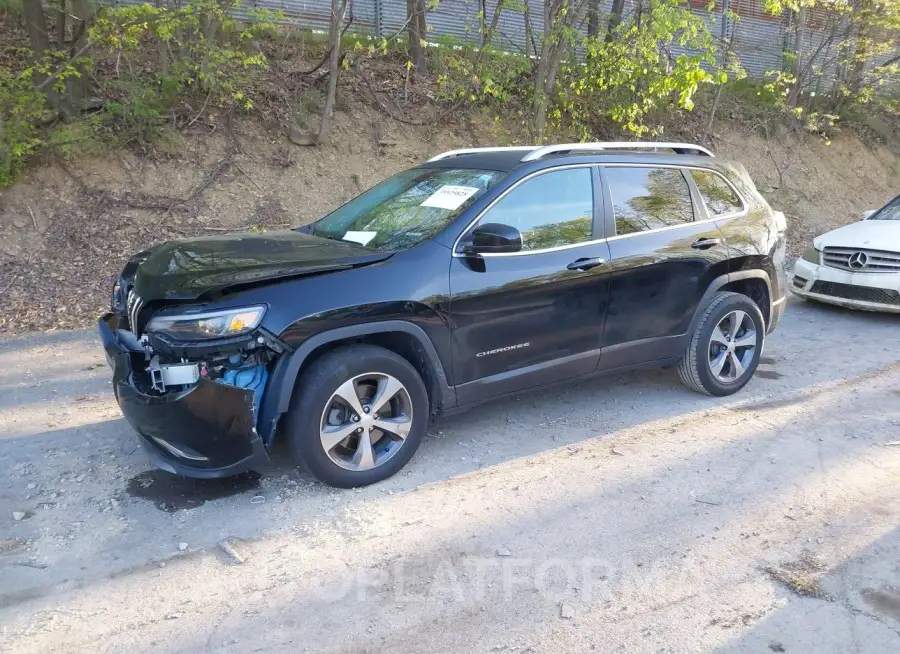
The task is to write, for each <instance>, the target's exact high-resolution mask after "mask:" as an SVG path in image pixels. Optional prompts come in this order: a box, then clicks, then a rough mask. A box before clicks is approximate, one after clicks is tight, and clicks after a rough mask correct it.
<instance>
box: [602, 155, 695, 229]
mask: <svg viewBox="0 0 900 654" xmlns="http://www.w3.org/2000/svg"><path fill="white" fill-rule="evenodd" d="M605 170H606V179H607V182H608V184H609V192H610V195H611V196H612V205H613V212H614V214H615V217H616V234H617V235H619V236H621V235H623V234H636V233H639V232H647V231H650V230H654V229H663V228H665V227H674V226H676V225H682V224H685V223H689V222H692V221H693V220H694V205H693V203H692V202H691V191H690V187H688V183H687V180H686V179H685V178H684V175H683V174H682V172H681V170H679V169H678V168H653V167H646V168H645V167H640V166H628V167H624V166H623V167H617V166H609V167H607V168H606V169H605Z"/></svg>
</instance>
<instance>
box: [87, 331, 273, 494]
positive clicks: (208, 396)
mask: <svg viewBox="0 0 900 654" xmlns="http://www.w3.org/2000/svg"><path fill="white" fill-rule="evenodd" d="M98 327H99V330H100V337H101V339H102V341H103V349H104V350H105V352H106V359H107V361H108V362H109V364H110V367H111V368H112V371H113V389H114V391H115V395H116V401H117V402H118V404H119V408H120V409H121V411H122V415H124V416H125V419H126V420H127V421H128V422H129V424H131V426H132V427H133V428H134V430H135V431H136V432H137V434H138V437H139V439H140V442H141V445H142V446H143V448H144V450H145V451H146V452H147V454H148V455H149V456H150V460H151V462H152V463H153V465H155V466H156V467H158V468H160V469H162V470H165V471H167V472H171V473H173V474H177V475H183V476H186V477H199V478H210V477H225V476H229V475H234V474H238V473H240V472H244V471H246V470H249V469H252V468H254V467H256V466H258V465H261V464H264V463H266V462H267V461H268V459H269V457H268V453H267V451H266V447H265V445H264V443H263V441H262V439H261V438H260V436H259V434H258V433H257V431H256V425H255V420H256V417H255V416H256V413H255V409H254V406H255V402H256V399H257V398H256V397H255V393H254V391H252V390H249V389H242V388H237V387H234V386H229V385H227V384H223V383H220V382H218V381H211V380H209V379H204V378H201V379H200V381H199V382H197V383H196V384H194V385H193V386H191V387H188V388H185V389H181V390H177V391H170V392H166V393H164V394H159V393H155V392H153V391H151V390H150V389H149V388H148V387H146V385H144V384H143V383H142V376H145V373H144V371H143V367H144V366H145V365H146V364H145V363H144V353H143V352H142V351H135V350H133V349H132V347H133V345H129V344H128V340H129V339H128V338H127V335H126V334H125V333H124V332H122V333H120V332H118V318H117V316H116V315H115V314H107V315H105V316H103V317H102V318H101V319H100V321H99V323H98Z"/></svg>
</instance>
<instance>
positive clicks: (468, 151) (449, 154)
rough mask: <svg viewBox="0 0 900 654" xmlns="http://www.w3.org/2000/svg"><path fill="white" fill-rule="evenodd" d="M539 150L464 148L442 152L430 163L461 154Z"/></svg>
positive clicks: (517, 147) (515, 146) (527, 146)
mask: <svg viewBox="0 0 900 654" xmlns="http://www.w3.org/2000/svg"><path fill="white" fill-rule="evenodd" d="M538 148H539V146H537V145H514V146H510V147H505V148H463V149H461V150H448V151H447V152H442V153H441V154H439V155H438V156H436V157H432V158H431V159H429V160H428V161H429V162H431V161H439V160H441V159H449V158H450V157H458V156H459V155H461V154H475V153H476V152H528V151H530V150H537V149H538Z"/></svg>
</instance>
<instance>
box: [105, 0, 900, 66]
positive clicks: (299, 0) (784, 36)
mask: <svg viewBox="0 0 900 654" xmlns="http://www.w3.org/2000/svg"><path fill="white" fill-rule="evenodd" d="M141 1H148V0H112V2H113V3H115V4H120V3H122V4H128V3H136V2H141ZM149 1H151V2H152V1H154V0H149ZM350 1H351V3H352V11H353V25H352V27H351V31H353V32H357V33H363V34H370V35H373V36H378V37H390V36H394V35H397V34H399V33H401V32H402V31H403V29H404V27H405V25H406V0H350ZM498 1H501V0H440V2H439V3H438V5H437V8H436V9H433V10H430V11H428V12H427V13H426V23H427V25H428V28H429V31H428V37H427V38H428V39H429V40H432V41H437V40H439V39H440V38H441V37H444V36H453V37H456V38H457V39H459V40H462V41H466V42H470V43H478V42H479V41H480V39H481V32H480V31H479V27H480V19H479V12H480V11H481V10H482V4H483V5H484V7H485V12H484V13H485V15H486V16H488V20H490V17H491V16H492V15H493V13H494V10H495V8H496V6H497V2H498ZM688 2H689V5H690V7H691V11H693V12H694V13H695V14H696V15H698V16H700V17H702V18H703V19H704V20H705V21H706V22H707V24H708V25H709V27H710V30H711V32H712V33H713V35H715V36H716V37H719V38H724V39H728V40H730V41H731V47H732V49H733V50H734V51H735V53H736V55H737V57H738V59H740V61H741V64H742V65H743V66H744V68H745V69H746V70H747V72H748V74H749V75H751V76H754V77H761V76H763V75H765V74H766V73H767V72H768V71H772V70H780V69H781V68H782V67H783V66H784V52H785V50H786V49H789V48H790V45H791V43H792V36H793V34H794V31H793V28H792V26H791V24H790V18H789V16H788V15H785V16H777V17H776V16H771V15H769V14H767V13H765V11H764V10H763V6H764V5H763V3H764V0H715V5H714V8H713V9H712V11H709V10H707V7H708V6H709V2H710V0H688ZM522 3H523V5H524V4H527V5H528V7H529V14H530V18H531V23H532V28H533V30H534V34H535V35H539V34H541V33H542V32H543V29H544V24H543V22H544V21H543V11H542V7H543V0H522ZM248 6H253V7H259V8H263V9H273V10H279V11H281V12H282V13H283V14H284V16H285V20H286V21H287V22H288V23H290V24H293V25H296V26H297V27H302V28H309V29H319V30H326V29H327V28H328V23H329V19H330V15H331V2H330V0H243V7H244V8H246V7H248ZM611 8H612V0H601V7H600V10H601V14H602V13H603V12H606V13H607V14H608V13H609V12H610V10H611ZM635 9H636V2H635V0H625V13H626V14H628V13H629V12H634V11H635ZM731 12H733V13H734V14H736V15H737V17H738V19H737V20H732V19H731V18H728V16H729V15H730V13H731ZM823 13H824V12H823V10H816V9H813V10H810V11H808V12H807V18H806V25H805V28H806V29H805V39H804V45H803V51H804V53H805V54H806V55H807V56H814V57H815V59H816V61H814V66H813V67H814V68H820V69H821V70H823V71H830V70H832V69H833V66H834V58H835V49H836V47H837V43H834V44H833V45H830V46H829V47H823V43H824V42H825V39H826V32H825V30H824V29H823V28H824V25H825V20H824V19H823ZM494 45H495V46H497V47H500V48H502V49H506V50H509V51H511V52H522V53H524V52H525V51H526V44H525V17H524V13H523V12H520V11H514V10H509V9H504V10H503V11H502V12H501V14H500V21H499V24H498V27H497V31H496V34H495V36H494ZM898 49H900V38H898ZM675 50H676V52H677V51H678V49H677V47H676V48H675ZM888 58H890V57H889V56H885V57H884V58H883V59H884V60H887V59H888ZM874 63H876V64H877V63H880V62H874Z"/></svg>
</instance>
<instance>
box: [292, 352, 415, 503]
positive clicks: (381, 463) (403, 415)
mask: <svg viewBox="0 0 900 654" xmlns="http://www.w3.org/2000/svg"><path fill="white" fill-rule="evenodd" d="M389 380H393V381H389ZM397 382H399V384H400V385H401V390H399V391H396V394H395V395H391V396H390V398H388V400H387V402H386V403H385V404H384V405H383V406H382V408H381V411H383V413H382V414H378V412H377V411H371V410H370V409H371V408H375V406H376V404H377V400H378V394H379V391H380V390H381V389H382V388H384V389H385V391H386V392H385V394H388V393H390V392H394V389H395V388H396V387H397V386H396V383H397ZM382 384H384V386H382ZM351 389H352V392H355V393H356V396H357V400H358V402H359V404H357V405H356V407H357V409H360V408H361V409H363V410H364V412H360V411H358V410H354V409H352V408H351V404H352V398H350V392H351ZM369 394H371V395H369ZM366 396H368V397H369V399H366ZM345 398H346V399H349V400H350V401H345ZM370 404H371V407H370ZM429 409H430V403H429V399H428V392H427V390H426V389H425V384H424V383H423V382H422V378H421V377H420V376H419V373H418V372H417V371H416V369H415V368H413V366H412V365H411V364H410V363H409V362H408V361H407V360H406V359H404V358H403V357H401V356H399V355H397V354H395V353H394V352H391V351H390V350H386V349H384V348H381V347H376V346H374V345H350V346H347V347H342V348H339V349H337V350H334V351H332V352H328V353H327V354H324V355H323V356H322V357H321V358H320V359H318V360H317V361H315V362H314V363H313V364H312V365H311V366H310V367H309V369H307V370H306V371H304V372H303V373H302V374H301V375H300V378H299V379H298V381H297V387H296V390H295V393H294V400H293V402H292V403H291V408H290V409H289V411H288V415H287V421H286V426H287V438H288V443H289V445H290V449H291V454H292V455H293V458H294V461H295V462H296V463H297V464H298V465H302V466H305V467H306V468H307V469H308V470H309V472H311V473H312V474H313V475H314V476H315V477H317V478H318V479H320V480H321V481H323V482H325V483H326V484H329V485H331V486H336V487H339V488H353V487H357V486H368V485H369V484H374V483H376V482H379V481H382V480H384V479H387V478H388V477H390V476H392V475H394V474H396V473H397V472H398V471H399V470H400V469H401V468H403V466H405V465H406V464H407V463H408V462H409V460H410V459H411V458H412V456H413V454H415V452H416V450H417V449H418V447H419V444H420V443H421V441H422V438H423V436H424V435H425V431H426V429H427V427H428V420H429ZM388 413H390V416H388V415H387V414H388ZM407 418H408V420H407ZM351 423H356V424H351ZM376 423H377V424H381V425H382V426H384V425H388V426H391V429H392V430H394V431H395V432H396V433H392V432H388V431H383V430H381V429H379V428H378V427H377V425H376ZM362 425H366V427H365V429H363V427H362ZM392 425H396V427H394V426H392ZM348 429H355V431H354V432H353V433H351V434H350V435H348V436H346V437H345V438H343V440H341V441H339V442H337V441H336V439H338V438H340V437H342V435H343V434H344V433H345V432H346V431H347V430H348ZM329 430H331V431H329ZM405 430H408V433H406V434H405V438H404V437H402V436H401V434H402V433H403V432H404V431H405ZM332 432H333V434H334V436H331V435H330V434H331V433H332ZM362 432H365V434H368V440H367V441H363V440H362V439H363V436H362V435H360V434H361V433H362ZM326 439H329V440H328V444H329V446H330V447H329V449H327V450H326V444H325V442H326ZM376 439H377V440H376ZM332 442H336V443H337V444H335V445H331V443H332ZM364 443H368V445H367V446H366V445H364ZM363 452H367V453H368V454H369V456H366V454H362V453H363Z"/></svg>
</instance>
